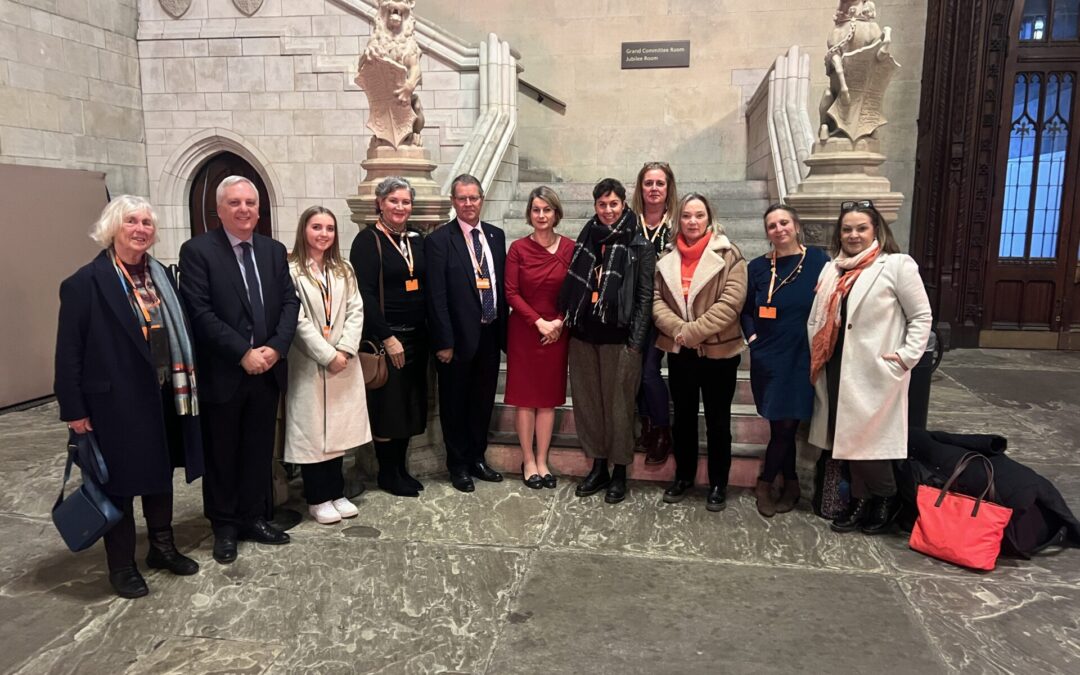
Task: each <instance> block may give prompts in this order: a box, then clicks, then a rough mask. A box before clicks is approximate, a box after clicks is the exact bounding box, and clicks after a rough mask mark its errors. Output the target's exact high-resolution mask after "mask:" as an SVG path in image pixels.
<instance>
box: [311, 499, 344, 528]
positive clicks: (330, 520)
mask: <svg viewBox="0 0 1080 675" xmlns="http://www.w3.org/2000/svg"><path fill="white" fill-rule="evenodd" d="M308 513H310V514H311V517H312V518H314V519H315V520H316V521H318V522H320V523H322V524H323V525H332V524H334V523H340V522H341V514H340V513H338V511H337V509H335V508H334V503H333V502H323V503H322V504H312V505H311V506H309V507H308Z"/></svg>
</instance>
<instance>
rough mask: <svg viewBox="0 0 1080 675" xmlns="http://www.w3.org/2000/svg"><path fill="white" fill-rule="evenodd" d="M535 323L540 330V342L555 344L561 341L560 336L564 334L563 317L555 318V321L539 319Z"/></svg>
mask: <svg viewBox="0 0 1080 675" xmlns="http://www.w3.org/2000/svg"><path fill="white" fill-rule="evenodd" d="M534 325H535V326H536V330H538V331H540V344H542V345H550V344H554V343H556V342H558V341H559V337H560V336H561V335H562V328H563V322H562V319H555V320H554V321H545V320H544V319H537V320H536V323H535V324H534Z"/></svg>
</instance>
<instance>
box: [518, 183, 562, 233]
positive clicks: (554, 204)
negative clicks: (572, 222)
mask: <svg viewBox="0 0 1080 675" xmlns="http://www.w3.org/2000/svg"><path fill="white" fill-rule="evenodd" d="M534 199H539V200H540V201H542V202H544V203H545V204H547V205H548V206H550V207H551V210H552V211H554V212H555V222H554V223H552V224H551V227H552V229H554V228H556V227H558V226H559V223H561V222H562V219H563V208H562V201H560V200H559V195H557V194H555V191H554V190H552V189H551V188H549V187H548V186H546V185H541V186H539V187H536V188H533V190H532V192H530V193H529V199H528V201H526V202H525V222H526V223H528V224H529V225H532V205H533V200H534Z"/></svg>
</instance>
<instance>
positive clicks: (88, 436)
mask: <svg viewBox="0 0 1080 675" xmlns="http://www.w3.org/2000/svg"><path fill="white" fill-rule="evenodd" d="M76 438H77V441H76V442H77V444H78V448H79V458H78V459H79V462H78V464H79V468H80V469H82V470H83V471H84V472H86V471H89V472H90V473H91V474H92V475H93V477H94V480H95V481H96V482H97V483H98V484H99V485H105V484H106V483H108V482H109V467H107V466H105V458H104V457H102V456H101V448H100V447H98V442H97V436H95V435H94V432H92V431H88V432H86V433H85V434H77V435H76Z"/></svg>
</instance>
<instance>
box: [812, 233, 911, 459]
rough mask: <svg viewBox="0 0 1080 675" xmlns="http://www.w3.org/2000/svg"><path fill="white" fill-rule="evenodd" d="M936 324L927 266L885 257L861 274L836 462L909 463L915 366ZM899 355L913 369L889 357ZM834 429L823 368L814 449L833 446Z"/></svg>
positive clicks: (843, 371) (853, 304) (853, 303)
mask: <svg viewBox="0 0 1080 675" xmlns="http://www.w3.org/2000/svg"><path fill="white" fill-rule="evenodd" d="M829 264H830V265H831V264H833V263H829ZM827 269H828V267H826V268H825V270H822V275H824V274H825V271H826V270H827ZM822 302H828V298H825V297H822V296H820V295H818V296H817V297H815V298H814V309H813V310H811V316H812V315H813V314H814V312H816V311H817V306H818V303H822ZM931 323H932V317H931V311H930V300H929V299H928V298H927V297H926V289H925V288H923V282H922V278H921V277H920V276H919V266H918V264H916V262H915V261H914V260H912V258H911V257H910V256H907V255H904V254H902V253H896V254H892V255H889V254H885V253H882V254H881V255H879V256H878V258H877V260H875V261H874V263H873V264H872V265H870V267H868V268H867V269H866V270H864V271H863V272H862V274H860V275H859V278H858V279H857V280H856V281H855V285H854V286H853V287H852V289H851V292H850V294H849V295H848V304H847V332H846V334H845V336H844V351H843V360H842V361H841V366H840V390H839V391H840V393H839V400H838V402H837V403H838V405H837V409H836V430H835V435H834V438H833V445H832V453H833V458H834V459H856V460H860V459H861V460H867V459H904V458H905V457H907V432H908V404H907V395H908V385H909V383H910V381H911V368H913V367H914V366H915V364H917V363H918V362H919V360H920V359H921V358H922V356H923V352H924V351H925V350H926V343H927V341H928V340H929V337H930V326H931ZM813 337H814V336H813V335H811V336H810V339H811V341H812V340H813ZM892 353H896V354H898V355H899V356H900V358H901V359H902V360H903V361H904V364H905V365H907V367H908V370H904V369H903V368H901V367H900V365H899V364H897V363H893V362H891V361H886V360H885V359H883V358H881V356H882V355H883V354H892ZM828 426H829V389H828V374H827V373H826V372H825V369H824V368H822V369H821V373H820V375H819V376H818V379H817V382H815V383H814V415H813V417H812V419H811V421H810V443H812V444H813V445H816V446H817V447H819V448H826V449H827V448H829V445H828V438H827V435H828Z"/></svg>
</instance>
